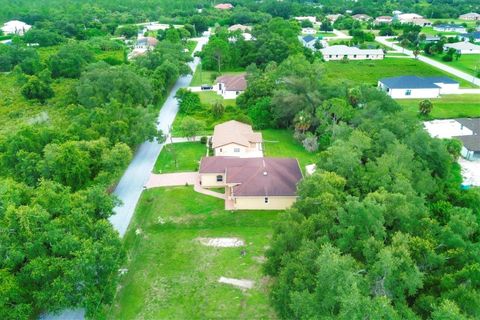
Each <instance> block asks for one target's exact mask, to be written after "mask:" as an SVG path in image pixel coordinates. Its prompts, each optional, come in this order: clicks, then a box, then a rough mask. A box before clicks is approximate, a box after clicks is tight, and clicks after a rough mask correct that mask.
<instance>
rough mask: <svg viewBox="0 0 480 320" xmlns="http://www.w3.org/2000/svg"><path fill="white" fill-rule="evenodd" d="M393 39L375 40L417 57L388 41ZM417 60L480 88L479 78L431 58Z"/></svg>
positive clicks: (377, 38)
mask: <svg viewBox="0 0 480 320" xmlns="http://www.w3.org/2000/svg"><path fill="white" fill-rule="evenodd" d="M391 38H392V37H376V38H375V40H376V41H378V42H380V43H381V44H383V45H384V46H386V47H389V48H392V49H394V50H397V51H399V52H402V53H404V54H406V55H408V56H410V57H411V58H415V56H414V55H413V51H411V50H407V49H405V48H402V47H400V46H399V45H396V44H395V43H392V42H390V41H387V39H391ZM417 59H418V60H420V61H422V62H425V63H427V64H429V65H431V66H432V67H435V68H437V69H440V70H443V71H445V72H448V73H450V74H453V75H454V76H457V77H459V78H461V79H463V80H466V81H468V82H470V83H471V84H474V85H477V86H480V79H479V78H477V77H474V76H472V75H470V74H468V73H465V72H462V71H460V70H458V69H455V68H452V67H450V66H447V65H445V64H443V63H440V62H438V61H435V60H433V59H430V58H427V57H424V56H421V55H420V56H418V57H417Z"/></svg>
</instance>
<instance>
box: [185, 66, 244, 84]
mask: <svg viewBox="0 0 480 320" xmlns="http://www.w3.org/2000/svg"><path fill="white" fill-rule="evenodd" d="M241 73H245V71H232V72H222V73H221V75H223V76H226V75H236V74H241ZM217 76H218V72H216V71H207V70H202V65H201V64H200V65H198V67H197V70H195V73H194V74H193V78H192V82H191V83H190V85H191V86H192V87H198V86H201V85H202V84H213V83H214V82H215V78H216V77H217Z"/></svg>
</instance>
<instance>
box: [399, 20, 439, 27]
mask: <svg viewBox="0 0 480 320" xmlns="http://www.w3.org/2000/svg"><path fill="white" fill-rule="evenodd" d="M402 23H411V24H414V25H416V26H420V27H430V26H431V25H432V22H431V21H429V20H426V19H413V20H410V21H405V22H402Z"/></svg>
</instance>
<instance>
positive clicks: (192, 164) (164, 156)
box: [153, 142, 207, 173]
mask: <svg viewBox="0 0 480 320" xmlns="http://www.w3.org/2000/svg"><path fill="white" fill-rule="evenodd" d="M206 153H207V147H206V146H205V145H204V144H201V143H200V142H183V143H173V144H167V145H165V147H164V148H163V149H162V152H161V153H160V155H159V156H158V159H157V162H156V163H155V167H154V168H153V172H154V173H169V172H182V171H197V170H198V163H199V161H200V159H201V158H202V157H203V156H205V155H206Z"/></svg>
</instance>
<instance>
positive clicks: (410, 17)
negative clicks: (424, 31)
mask: <svg viewBox="0 0 480 320" xmlns="http://www.w3.org/2000/svg"><path fill="white" fill-rule="evenodd" d="M394 19H395V20H397V21H399V22H400V23H411V24H414V25H417V26H421V27H428V26H431V25H432V22H431V21H429V20H426V19H424V18H423V17H422V16H421V15H419V14H416V13H402V14H398V15H396V16H395V17H394Z"/></svg>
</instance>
